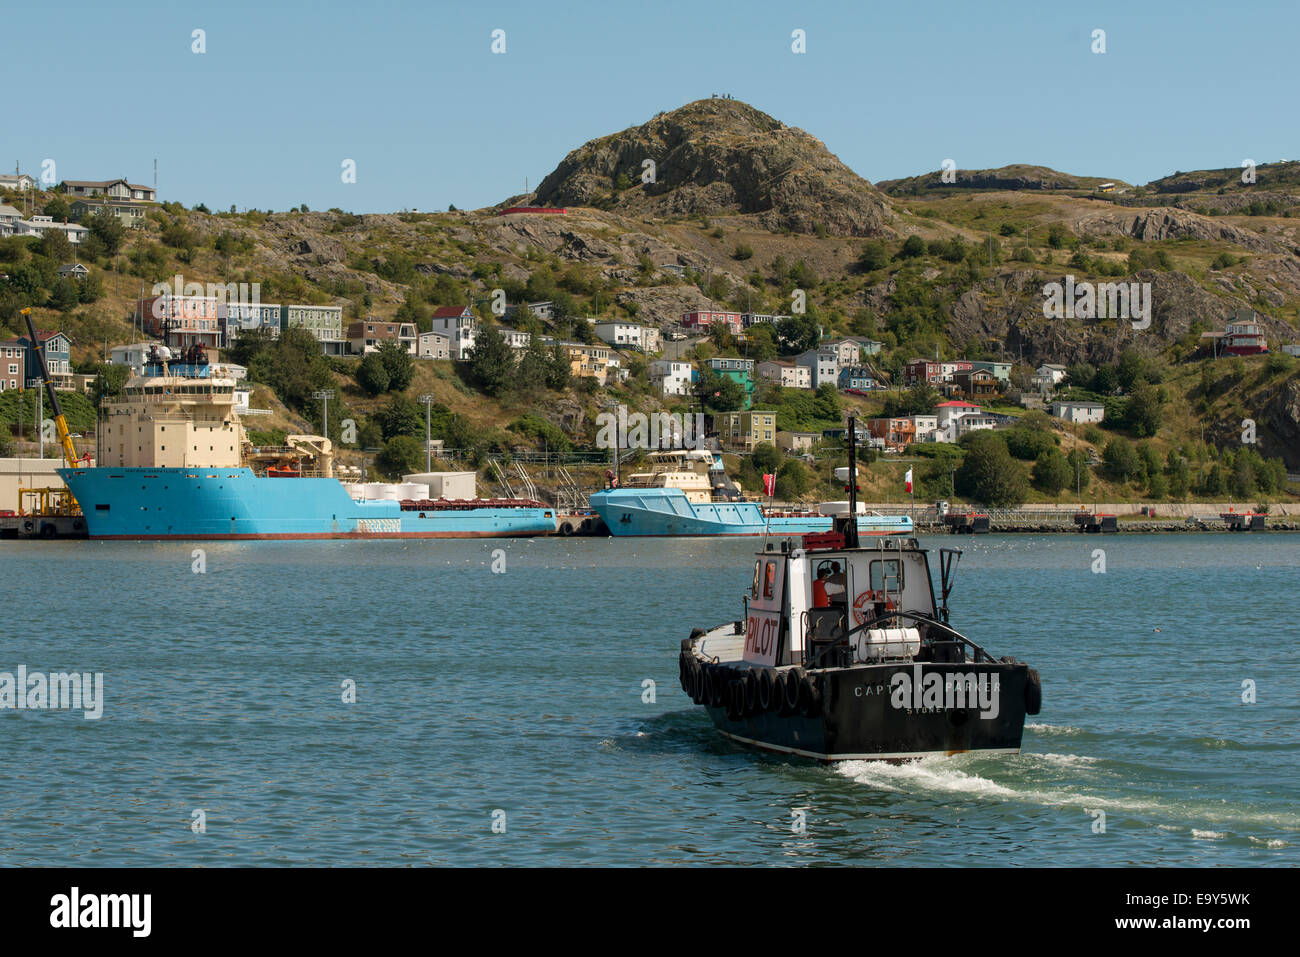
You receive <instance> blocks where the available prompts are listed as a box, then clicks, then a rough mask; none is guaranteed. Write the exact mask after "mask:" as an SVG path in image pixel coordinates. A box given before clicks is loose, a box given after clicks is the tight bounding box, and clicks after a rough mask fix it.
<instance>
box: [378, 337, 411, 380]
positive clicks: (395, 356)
mask: <svg viewBox="0 0 1300 957" xmlns="http://www.w3.org/2000/svg"><path fill="white" fill-rule="evenodd" d="M375 355H378V356H379V358H380V361H382V362H383V364H384V371H385V372H387V373H388V389H389V391H390V392H403V391H405V390H406V388H407V387H408V386H410V384H411V380H412V379H413V378H415V360H414V359H412V358H411V353H409V352H408V351H407V350H406V346H404V345H402V344H401V343H400V342H398V341H397V340H396V339H385V340H384V341H383V342H381V343H380V344H379V351H378V352H377V353H375Z"/></svg>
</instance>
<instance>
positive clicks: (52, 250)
mask: <svg viewBox="0 0 1300 957" xmlns="http://www.w3.org/2000/svg"><path fill="white" fill-rule="evenodd" d="M36 251H37V253H38V254H39V255H41V256H44V257H45V258H46V259H48V260H50V262H52V263H54V267H55V269H57V268H58V267H59V266H62V265H65V264H67V263H70V262H72V259H73V256H72V243H71V242H70V241H69V240H68V237H67V235H66V234H65V233H64V232H63V230H61V229H47V230H45V235H43V236H41V241H40V242H39V243H37V245H36Z"/></svg>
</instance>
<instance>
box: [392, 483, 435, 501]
mask: <svg viewBox="0 0 1300 957" xmlns="http://www.w3.org/2000/svg"><path fill="white" fill-rule="evenodd" d="M397 496H398V498H400V499H401V500H402V501H403V502H416V501H420V500H421V499H426V498H428V497H429V486H427V485H421V484H420V483H419V482H403V483H402V484H401V485H399V486H397Z"/></svg>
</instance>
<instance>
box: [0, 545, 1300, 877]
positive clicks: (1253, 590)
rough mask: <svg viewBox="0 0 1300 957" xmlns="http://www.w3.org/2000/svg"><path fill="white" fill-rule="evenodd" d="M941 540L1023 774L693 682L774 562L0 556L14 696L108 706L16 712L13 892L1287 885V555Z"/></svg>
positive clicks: (724, 549) (606, 553)
mask: <svg viewBox="0 0 1300 957" xmlns="http://www.w3.org/2000/svg"><path fill="white" fill-rule="evenodd" d="M954 543H955V544H958V545H960V546H961V547H963V548H964V549H965V552H966V554H965V556H964V558H963V560H962V563H961V566H960V569H959V572H958V578H957V588H956V591H955V592H954V596H953V623H954V624H955V625H956V626H957V627H958V628H960V629H962V630H963V631H965V632H966V633H967V634H969V635H970V636H971V637H972V638H974V639H975V640H976V641H978V642H980V643H981V644H983V645H985V647H987V648H988V649H989V650H990V651H992V653H993V654H994V655H1008V654H1009V655H1014V656H1015V657H1017V658H1021V659H1024V660H1027V661H1029V662H1030V664H1032V665H1033V666H1035V667H1037V668H1038V669H1039V671H1040V672H1041V673H1042V678H1043V698H1044V705H1043V712H1042V714H1040V715H1038V716H1037V717H1036V718H1032V719H1030V720H1031V723H1030V725H1029V726H1028V728H1027V729H1026V733H1025V740H1024V753H1023V754H1021V755H1019V756H1013V757H1006V756H997V757H978V756H969V755H967V756H958V757H953V758H936V759H931V760H926V761H922V762H917V763H914V764H908V765H899V766H894V765H882V764H876V763H866V762H852V763H847V764H844V765H840V766H836V767H824V766H819V765H816V764H813V763H811V762H805V761H800V760H787V759H781V758H776V757H771V756H765V755H760V754H755V753H753V752H750V751H746V750H742V749H740V748H739V747H736V746H733V745H730V744H728V743H726V742H724V741H723V740H722V739H720V737H719V736H718V735H717V734H716V733H715V732H714V731H713V728H712V725H711V724H710V723H709V721H708V719H707V717H706V715H705V714H704V713H703V711H702V709H700V708H697V707H695V706H694V705H692V704H691V703H690V701H689V700H688V699H686V698H685V696H684V695H683V694H682V692H681V691H680V689H679V688H678V687H677V681H676V670H677V657H676V656H677V651H678V646H679V642H680V639H681V638H683V637H686V635H687V634H688V633H689V631H690V629H691V627H692V626H695V625H705V624H712V623H716V622H718V621H724V620H730V619H733V618H736V617H739V609H740V595H741V592H742V589H743V588H744V587H745V586H746V585H747V583H748V578H749V568H750V562H751V555H752V552H753V550H754V547H755V545H754V543H753V542H747V541H707V540H677V541H650V540H641V539H636V540H600V539H592V540H575V539H553V540H531V541H526V540H520V541H508V542H437V541H432V542H430V541H424V542H406V543H402V542H324V543H231V544H209V545H207V546H205V548H206V562H207V571H206V573H204V574H195V573H194V572H193V570H192V563H193V559H192V556H191V548H192V546H190V545H179V544H133V543H101V542H91V543H86V542H80V543H77V542H67V543H63V542H60V543H18V542H5V543H0V581H3V582H4V587H5V594H6V601H5V608H6V613H7V618H8V622H7V627H6V628H5V629H3V634H2V636H0V671H10V672H13V671H15V670H16V669H17V666H18V665H26V666H27V667H28V669H29V670H30V671H46V672H49V671H63V670H76V671H102V672H103V673H104V683H105V698H106V702H105V706H104V716H103V718H102V719H100V720H98V721H87V720H84V719H83V718H82V717H81V715H80V714H79V713H78V714H73V713H68V712H49V711H47V712H29V711H24V712H19V711H0V732H2V733H3V736H4V738H3V739H4V741H5V743H6V745H7V752H8V761H7V762H6V764H7V768H6V775H5V777H6V787H4V788H3V789H0V864H9V865H12V864H63V863H76V864H85V865H96V864H102V865H115V864H125V865H132V864H177V865H193V864H203V865H222V864H240V865H246V864H259V863H267V864H298V863H302V864H306V863H310V864H320V865H358V864H367V863H375V864H398V865H401V864H412V865H416V864H538V865H540V864H677V863H718V864H759V865H761V864H817V863H831V864H835V863H841V864H842V863H868V864H938V865H965V864H993V865H1011V864H1040V865H1102V864H1106V865H1119V864H1135V863H1146V864H1157V863H1158V864H1186V865H1191V864H1284V863H1285V864H1291V865H1294V864H1296V863H1297V862H1298V861H1300V854H1298V853H1297V846H1298V845H1300V807H1298V806H1297V804H1296V796H1297V794H1300V761H1297V753H1298V745H1300V731H1297V726H1298V721H1297V719H1298V718H1300V693H1298V692H1300V662H1298V660H1297V655H1296V644H1297V639H1298V638H1300V635H1298V633H1297V632H1298V631H1300V629H1298V628H1297V626H1296V616H1295V601H1296V594H1297V588H1296V585H1297V582H1298V581H1300V578H1298V576H1297V570H1298V568H1300V536H1296V535H1284V534H1269V535H1238V536H1228V535H1221V534H1220V535H1203V536H1191V535H1169V536H1147V537H1142V536H1127V535H1124V536H1106V537H1105V538H1099V537H1096V536H1087V537H1084V536H1063V535H1062V536H1026V535H1014V536H987V537H980V538H977V539H969V538H966V539H960V540H958V539H950V538H948V539H937V538H936V539H930V540H929V541H928V542H927V544H929V545H931V546H939V545H952V544H954ZM498 548H499V549H502V551H503V552H504V556H505V562H506V570H505V572H504V573H503V574H494V573H493V572H492V570H491V564H492V561H493V554H492V553H493V550H494V549H498ZM1096 548H1104V549H1105V558H1106V572H1105V573H1104V574H1095V573H1093V572H1092V571H1091V568H1092V567H1093V565H1094V564H1095V557H1094V554H1093V550H1094V549H1096ZM936 564H937V563H936ZM347 679H351V680H354V681H355V682H356V687H357V701H356V703H355V704H345V703H343V701H342V695H343V690H342V687H341V684H342V682H344V681H345V680H347ZM645 679H653V680H654V681H655V682H657V686H656V689H655V692H656V693H655V700H654V701H653V702H646V701H643V690H642V683H643V681H644V680H645ZM1247 679H1249V680H1253V681H1254V682H1256V686H1257V696H1258V700H1257V702H1256V703H1255V704H1243V703H1242V700H1241V695H1242V683H1243V681H1245V680H1247ZM199 809H201V810H202V811H203V812H204V814H205V815H206V821H207V831H206V833H202V834H195V833H193V831H192V829H191V821H192V818H193V813H194V811H195V810H199ZM494 811H503V812H504V821H505V833H494V832H493V812H494ZM1098 811H1104V812H1105V824H1106V830H1105V833H1094V822H1095V821H1096V820H1097V817H1095V816H1094V812H1098ZM792 812H802V814H803V817H804V820H805V821H806V824H805V829H804V831H803V832H802V833H796V831H795V830H794V829H793V827H792V825H793V824H795V823H796V821H797V818H796V817H795V815H794V814H793V813H792ZM499 819H500V816H499V815H498V820H499Z"/></svg>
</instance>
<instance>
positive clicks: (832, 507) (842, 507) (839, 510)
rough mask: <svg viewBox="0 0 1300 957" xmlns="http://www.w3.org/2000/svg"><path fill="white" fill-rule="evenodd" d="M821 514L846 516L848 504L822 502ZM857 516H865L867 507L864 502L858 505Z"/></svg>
mask: <svg viewBox="0 0 1300 957" xmlns="http://www.w3.org/2000/svg"><path fill="white" fill-rule="evenodd" d="M822 514H823V515H847V514H849V503H848V502H822ZM858 514H859V515H865V514H867V506H866V503H865V502H859V503H858Z"/></svg>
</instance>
